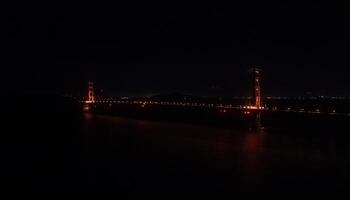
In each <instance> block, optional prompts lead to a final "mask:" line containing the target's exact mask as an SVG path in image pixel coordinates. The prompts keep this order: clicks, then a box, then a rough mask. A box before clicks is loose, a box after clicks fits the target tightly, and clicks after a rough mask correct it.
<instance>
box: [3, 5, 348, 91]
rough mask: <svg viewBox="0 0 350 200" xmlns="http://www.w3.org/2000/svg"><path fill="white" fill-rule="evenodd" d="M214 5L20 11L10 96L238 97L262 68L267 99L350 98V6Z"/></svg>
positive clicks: (9, 65)
mask: <svg viewBox="0 0 350 200" xmlns="http://www.w3.org/2000/svg"><path fill="white" fill-rule="evenodd" d="M213 2H214V1H213ZM213 2H212V3H203V2H197V3H186V4H180V3H169V2H168V3H163V4H159V3H143V4H140V3H137V2H134V3H130V4H128V5H126V4H114V5H86V4H81V5H53V4H52V5H33V4H30V5H28V6H27V7H26V6H22V8H21V9H19V8H17V7H13V9H12V8H11V9H9V10H8V13H7V15H6V16H5V23H2V24H3V28H4V30H5V32H4V33H2V34H4V35H2V38H3V40H4V41H5V42H4V43H3V45H2V48H3V49H4V52H5V54H3V62H2V63H3V64H2V66H1V68H2V69H1V70H2V73H1V83H2V87H3V91H6V92H8V91H12V92H13V91H15V92H28V91H43V92H56V91H58V92H64V93H74V94H78V93H79V92H82V91H83V90H84V89H86V88H85V85H86V82H87V80H94V81H95V84H96V87H97V88H99V89H103V90H104V92H105V93H110V94H117V95H119V94H120V95H124V94H135V95H137V94H154V93H159V92H186V93H191V94H204V95H207V94H214V95H221V94H222V95H232V96H234V95H242V94H245V92H246V91H247V88H248V86H247V85H248V74H247V69H248V68H249V67H251V66H253V65H258V66H261V68H262V69H263V70H264V77H263V78H264V80H263V83H264V89H263V90H264V94H266V95H275V96H277V95H303V94H306V93H307V92H312V93H313V94H324V95H348V96H350V91H349V90H348V88H349V87H350V79H349V78H348V76H349V72H350V70H349V66H350V65H349V64H350V61H349V59H350V56H349V55H350V51H349V48H350V29H349V20H350V12H348V10H349V7H348V6H347V5H346V4H344V5H341V4H337V5H336V4H329V3H322V2H319V1H314V2H313V3H302V4H294V3H278V2H275V3H270V4H266V3H254V2H248V3H246V4H235V3H230V4H229V3H226V4H225V3H222V4H218V3H213Z"/></svg>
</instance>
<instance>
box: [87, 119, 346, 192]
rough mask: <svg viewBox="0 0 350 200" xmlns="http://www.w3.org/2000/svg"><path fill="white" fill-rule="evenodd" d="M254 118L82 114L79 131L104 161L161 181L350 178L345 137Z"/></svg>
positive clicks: (262, 183)
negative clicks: (246, 126) (275, 129)
mask: <svg viewBox="0 0 350 200" xmlns="http://www.w3.org/2000/svg"><path fill="white" fill-rule="evenodd" d="M257 120H259V121H256V124H255V125H256V126H255V127H252V129H250V130H245V131H244V130H243V131H242V130H233V129H228V128H214V127H209V126H198V125H188V124H178V123H164V122H154V121H146V120H133V119H126V118H119V117H107V116H98V115H96V116H93V115H89V114H86V115H85V127H84V133H83V134H84V135H85V137H87V138H89V139H87V141H90V142H87V145H86V148H87V149H89V148H91V149H93V150H91V149H90V152H91V151H96V152H95V154H96V157H99V156H101V155H103V158H104V159H107V160H109V161H108V163H114V162H116V163H119V162H120V160H119V159H118V156H119V157H122V158H123V159H124V160H123V162H127V163H133V164H136V165H137V167H136V169H137V170H140V171H145V170H146V172H149V171H150V172H149V173H153V174H154V176H159V177H158V179H160V180H163V178H164V177H167V179H170V180H172V179H176V180H177V179H178V178H179V177H182V179H184V180H187V181H188V182H189V183H188V184H190V183H193V182H194V184H204V185H206V184H209V185H216V186H218V185H219V186H220V187H228V188H230V187H229V186H230V185H232V187H233V186H237V185H239V187H241V188H240V190H241V191H245V192H254V191H257V190H258V189H259V188H260V187H263V188H265V187H269V185H273V186H274V187H279V184H282V183H285V182H288V184H296V183H297V182H298V181H300V180H307V181H309V182H310V180H312V181H315V182H317V181H318V183H317V184H320V183H322V184H323V185H327V184H329V182H330V180H334V179H336V178H338V179H340V180H343V181H345V180H348V179H349V178H350V174H349V172H348V170H347V166H349V160H350V156H349V155H350V151H349V147H350V145H349V142H348V141H347V140H341V139H337V138H336V137H333V136H332V135H329V136H323V137H314V136H307V135H305V136H303V135H301V134H299V135H298V136H295V135H292V134H284V133H282V132H280V133H270V132H269V130H268V129H263V128H262V125H261V121H260V120H261V118H260V116H259V117H258V118H257ZM93 140H96V141H95V142H92V141H93ZM87 152H89V151H87ZM124 154H125V155H124ZM111 166H115V165H113V164H112V165H111ZM151 166H152V167H151ZM128 167H130V166H128ZM150 167H151V168H150ZM105 168H110V166H105ZM130 168H132V169H135V166H132V167H130ZM113 169H114V168H110V169H109V170H110V171H113ZM334 170H338V171H337V174H334ZM127 173H128V172H127ZM129 173H131V172H129ZM140 173H141V172H140ZM130 176H132V175H130ZM138 176H140V175H139V174H138ZM142 176H144V175H142ZM173 176H175V177H176V178H175V177H173ZM203 177H204V181H203V180H202V179H203ZM199 180H202V181H201V182H200V181H199ZM163 181H164V180H163ZM191 181H192V182H191ZM197 181H198V182H197ZM227 182H228V183H227ZM224 183H225V184H224ZM282 185H283V184H282ZM305 187H307V186H305ZM341 187H343V185H341Z"/></svg>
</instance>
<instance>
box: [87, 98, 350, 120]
mask: <svg viewBox="0 0 350 200" xmlns="http://www.w3.org/2000/svg"><path fill="white" fill-rule="evenodd" d="M82 103H84V104H85V105H86V106H85V110H89V108H90V107H93V106H98V105H103V104H105V105H107V107H112V106H113V105H115V104H126V105H138V106H140V108H144V107H146V106H178V107H198V108H211V109H213V108H214V109H217V110H218V111H219V112H223V113H226V112H231V111H233V110H242V112H244V114H250V113H251V112H260V111H267V112H291V113H309V114H329V115H348V116H350V113H341V112H336V110H332V111H331V112H322V111H321V110H320V109H315V110H306V109H304V108H299V109H292V108H288V107H287V108H278V107H264V106H262V107H257V106H247V105H232V104H214V103H199V102H198V103H196V102H184V101H182V102H178V101H153V100H152V101H147V100H101V101H82Z"/></svg>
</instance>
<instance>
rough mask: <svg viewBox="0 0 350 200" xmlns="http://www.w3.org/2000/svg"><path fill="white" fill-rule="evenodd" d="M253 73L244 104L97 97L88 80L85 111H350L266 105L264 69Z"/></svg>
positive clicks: (311, 112)
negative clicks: (164, 108)
mask: <svg viewBox="0 0 350 200" xmlns="http://www.w3.org/2000/svg"><path fill="white" fill-rule="evenodd" d="M249 72H250V74H251V78H252V81H251V89H250V93H251V94H250V96H249V98H248V99H247V101H246V102H245V103H244V104H240V105H237V104H232V103H208V102H194V101H186V100H181V101H178V100H154V99H128V98H126V99H118V100H115V99H112V98H107V99H102V100H101V99H97V98H96V97H95V92H94V83H93V82H92V81H89V82H88V92H87V98H86V100H84V101H82V103H83V104H84V110H85V111H91V110H92V108H93V107H96V106H99V105H105V108H106V109H108V108H109V107H112V106H113V105H115V104H119V105H136V106H139V107H140V108H145V107H146V106H174V107H193V108H211V109H217V110H218V111H219V112H222V113H227V112H231V111H233V110H241V111H243V113H244V114H245V115H250V114H253V113H260V112H265V111H272V112H292V113H310V114H330V115H348V116H350V113H344V112H342V113H338V112H336V110H335V109H332V110H331V111H330V112H329V111H328V112H322V111H321V110H320V109H319V108H316V109H314V110H308V109H305V108H302V107H299V108H290V107H284V108H278V107H277V106H266V105H264V104H263V97H262V88H261V77H262V70H261V68H259V67H253V68H251V69H250V70H249Z"/></svg>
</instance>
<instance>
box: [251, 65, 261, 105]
mask: <svg viewBox="0 0 350 200" xmlns="http://www.w3.org/2000/svg"><path fill="white" fill-rule="evenodd" d="M250 72H251V74H252V78H253V88H252V90H253V91H252V99H251V106H255V107H257V108H260V107H261V106H262V97H261V74H262V70H261V69H260V68H259V67H253V68H252V69H251V70H250Z"/></svg>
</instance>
